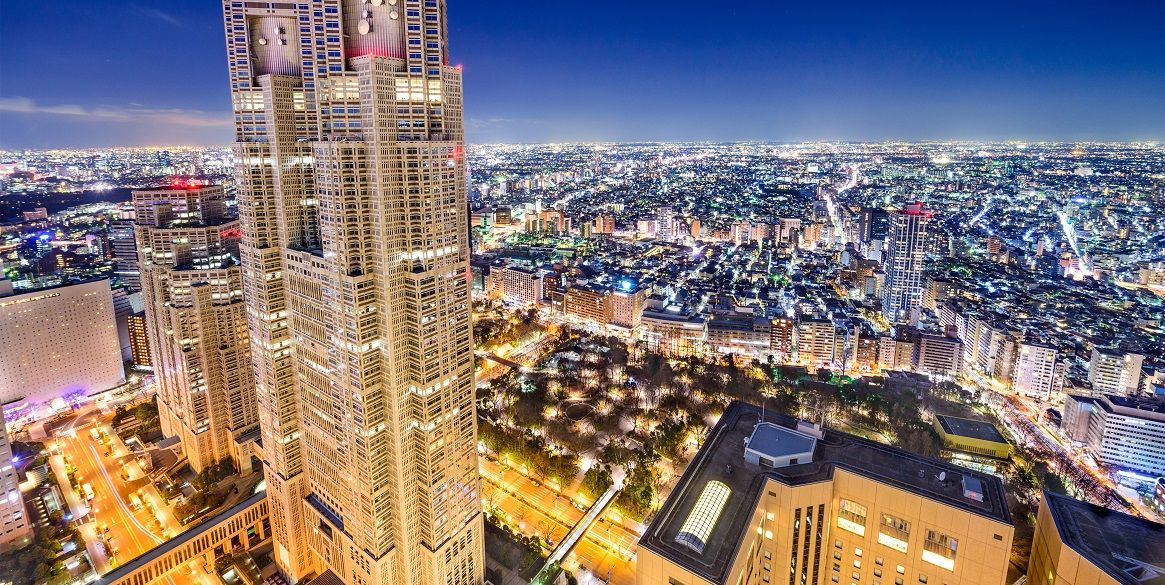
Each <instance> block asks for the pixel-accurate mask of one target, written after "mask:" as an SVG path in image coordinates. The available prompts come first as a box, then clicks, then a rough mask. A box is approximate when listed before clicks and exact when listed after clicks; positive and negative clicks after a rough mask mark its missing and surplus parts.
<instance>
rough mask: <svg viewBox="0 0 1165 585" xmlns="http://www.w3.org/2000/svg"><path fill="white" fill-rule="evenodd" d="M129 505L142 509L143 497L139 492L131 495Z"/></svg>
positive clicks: (131, 507) (135, 508)
mask: <svg viewBox="0 0 1165 585" xmlns="http://www.w3.org/2000/svg"><path fill="white" fill-rule="evenodd" d="M129 507H130V509H133V510H140V509H142V499H141V498H140V497H138V495H137V494H130V495H129Z"/></svg>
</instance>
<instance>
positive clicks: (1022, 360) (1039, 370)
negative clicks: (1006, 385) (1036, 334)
mask: <svg viewBox="0 0 1165 585" xmlns="http://www.w3.org/2000/svg"><path fill="white" fill-rule="evenodd" d="M1018 354H1019V355H1018V356H1017V357H1016V362H1015V379H1014V383H1013V388H1014V389H1015V391H1016V393H1019V394H1023V395H1024V396H1030V397H1032V398H1039V399H1040V400H1049V399H1050V398H1051V397H1052V395H1053V394H1055V393H1056V392H1058V391H1060V390H1063V389H1064V383H1063V382H1062V381H1058V380H1057V374H1061V375H1062V372H1061V371H1060V370H1059V369H1058V368H1057V367H1056V366H1057V360H1058V359H1059V352H1058V351H1057V350H1056V348H1054V347H1050V346H1048V345H1045V344H1042V343H1035V342H1024V343H1021V344H1020V346H1019V352H1018Z"/></svg>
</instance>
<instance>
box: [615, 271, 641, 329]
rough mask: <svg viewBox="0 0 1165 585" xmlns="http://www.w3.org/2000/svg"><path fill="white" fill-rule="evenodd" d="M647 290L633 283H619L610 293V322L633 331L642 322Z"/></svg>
mask: <svg viewBox="0 0 1165 585" xmlns="http://www.w3.org/2000/svg"><path fill="white" fill-rule="evenodd" d="M646 301H647V290H646V289H644V288H642V287H640V286H639V285H637V284H634V283H630V282H628V283H625V284H623V285H620V286H619V288H617V289H615V291H614V292H613V293H611V324H612V325H614V326H616V327H622V328H624V329H630V330H632V331H635V330H636V329H638V328H639V325H640V323H642V322H643V306H644V303H645V302H646Z"/></svg>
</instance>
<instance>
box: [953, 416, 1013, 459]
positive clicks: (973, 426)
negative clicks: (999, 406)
mask: <svg viewBox="0 0 1165 585" xmlns="http://www.w3.org/2000/svg"><path fill="white" fill-rule="evenodd" d="M934 429H935V430H936V431H938V435H939V437H940V438H942V440H943V445H945V446H946V447H947V448H948V449H953V450H955V451H963V452H966V453H974V454H975V455H986V456H988V457H995V458H998V459H1006V458H1008V457H1010V456H1011V443H1008V442H1007V439H1006V438H1004V436H1003V433H1000V432H999V429H997V428H995V425H992V424H990V423H985V422H982V421H977V420H970V419H965V418H956V417H953V416H945V415H941V414H940V415H937V416H935V417H934Z"/></svg>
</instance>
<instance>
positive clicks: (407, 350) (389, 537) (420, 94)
mask: <svg viewBox="0 0 1165 585" xmlns="http://www.w3.org/2000/svg"><path fill="white" fill-rule="evenodd" d="M223 8H224V12H225V21H224V22H225V24H226V29H227V35H226V38H227V51H228V55H229V69H230V84H231V94H232V104H233V108H234V112H235V120H236V127H235V159H236V161H237V166H236V179H237V183H238V193H239V212H240V218H241V220H242V227H243V245H242V247H241V252H242V262H243V282H244V286H245V291H246V294H245V298H246V302H247V308H248V321H249V323H250V327H251V342H252V348H253V352H252V354H253V361H254V363H255V366H256V382H257V395H258V398H259V412H260V414H259V416H260V425H261V429H262V438H261V443H262V451H261V452H260V456H261V458H262V459H263V464H264V467H265V469H264V476H265V478H266V480H267V494H268V499H269V503H270V507H271V529H272V530H271V531H272V536H273V541H274V555H273V556H274V558H275V560H276V562H277V563H278V564H279V565H280V567H282V568H283V570H284V571H285V572H286V573H287V574H288V575H289V576H290V577H292V578H293V579H299V578H302V577H303V576H305V575H307V574H309V573H314V572H331V573H333V574H334V575H335V576H336V577H337V578H338V579H340V580H342V582H344V583H349V584H351V585H383V584H386V583H407V584H409V585H467V584H473V583H480V582H482V581H483V574H484V564H483V563H484V561H483V554H484V553H483V551H484V548H483V545H482V539H483V536H482V533H483V523H482V514H481V510H480V498H481V493H480V488H479V478H478V470H477V436H476V424H477V416H476V412H475V405H474V382H473V346H472V339H471V338H472V331H471V324H470V297H469V286H470V283H469V274H470V270H469V253H470V249H469V238H468V233H469V226H468V223H469V217H468V201H467V193H466V190H467V179H466V168H465V145H464V108H463V104H462V81H461V70H460V68H459V67H455V66H451V65H450V64H449V54H448V44H447V41H448V36H447V34H446V33H447V30H448V28H447V21H446V3H445V1H444V0H426V1H425V2H420V1H417V0H408V1H406V2H392V1H388V2H367V3H365V2H358V1H355V0H345V1H344V2H328V3H327V4H326V6H321V5H320V4H308V3H300V4H295V3H280V2H275V3H269V2H258V3H256V2H238V1H235V0H230V1H227V0H224V2H223ZM156 361H157V359H156V358H155V362H156Z"/></svg>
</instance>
